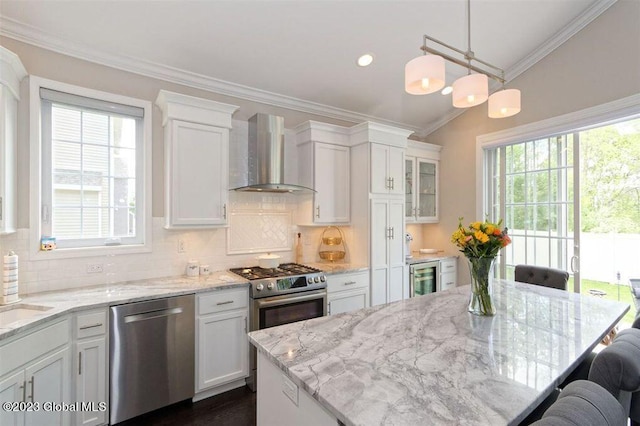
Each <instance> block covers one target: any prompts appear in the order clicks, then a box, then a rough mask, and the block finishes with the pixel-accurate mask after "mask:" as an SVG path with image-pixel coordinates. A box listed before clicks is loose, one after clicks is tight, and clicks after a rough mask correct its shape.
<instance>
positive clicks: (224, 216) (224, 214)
mask: <svg viewBox="0 0 640 426" xmlns="http://www.w3.org/2000/svg"><path fill="white" fill-rule="evenodd" d="M222 218H223V219H226V218H227V205H226V204H223V205H222Z"/></svg>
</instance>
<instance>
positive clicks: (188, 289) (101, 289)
mask: <svg viewBox="0 0 640 426" xmlns="http://www.w3.org/2000/svg"><path fill="white" fill-rule="evenodd" d="M248 286H249V281H247V280H245V279H244V278H241V277H239V276H237V275H235V274H233V273H231V272H229V271H216V272H213V273H211V274H210V275H207V276H199V277H186V276H180V277H169V278H153V279H148V280H140V281H131V282H123V283H116V284H110V285H102V286H94V287H83V288H77V289H70V290H64V291H57V292H46V293H38V294H34V295H32V296H26V297H22V300H21V301H20V302H18V303H16V304H11V305H6V306H0V312H3V311H5V310H10V309H13V308H16V307H18V308H19V307H34V308H39V307H48V308H50V309H47V310H42V313H40V314H37V315H35V316H32V317H30V318H28V319H23V320H20V321H15V322H12V323H10V324H8V325H7V326H4V327H2V326H0V341H2V340H3V339H7V338H9V337H11V336H14V335H15V334H18V333H20V332H22V331H26V330H28V329H30V328H33V327H36V326H38V325H39V324H42V323H44V322H46V321H51V320H53V319H55V318H57V317H60V316H63V315H66V314H68V313H70V312H75V311H80V310H85V309H92V308H100V307H104V306H110V305H119V304H123V303H131V302H139V301H143V300H151V299H158V298H162V297H170V296H179V295H182V294H193V293H200V292H208V291H214V290H223V289H228V288H234V287H248Z"/></svg>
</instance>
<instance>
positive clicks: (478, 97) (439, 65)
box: [404, 0, 520, 118]
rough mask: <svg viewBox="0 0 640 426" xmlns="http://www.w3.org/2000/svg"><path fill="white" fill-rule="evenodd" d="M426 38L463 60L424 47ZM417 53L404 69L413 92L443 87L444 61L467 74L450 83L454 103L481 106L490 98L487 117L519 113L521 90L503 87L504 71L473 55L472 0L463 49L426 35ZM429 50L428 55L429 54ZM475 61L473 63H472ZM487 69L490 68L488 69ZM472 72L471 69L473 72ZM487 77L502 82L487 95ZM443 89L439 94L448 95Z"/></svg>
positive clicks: (409, 87) (405, 82)
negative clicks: (465, 71)
mask: <svg viewBox="0 0 640 426" xmlns="http://www.w3.org/2000/svg"><path fill="white" fill-rule="evenodd" d="M427 40H429V41H432V42H434V43H437V44H439V45H440V46H443V47H445V48H447V49H449V50H452V51H454V52H456V53H459V54H461V55H462V56H463V58H464V59H458V58H455V57H453V56H451V55H448V54H444V53H442V52H440V51H438V50H437V49H434V48H432V47H429V46H427ZM420 50H422V52H423V56H418V57H417V58H414V59H412V60H411V61H409V62H407V65H406V66H405V71H404V88H405V91H406V92H407V93H410V94H412V95H425V94H427V93H433V92H436V91H438V90H440V89H442V88H443V87H444V85H445V78H444V74H445V69H444V68H445V67H444V60H445V59H446V60H447V61H449V62H453V63H454V64H458V65H460V66H462V67H465V68H466V69H467V70H468V75H466V76H464V77H461V78H459V79H457V80H456V81H454V82H453V85H452V87H453V89H452V91H453V96H452V102H453V106H454V107H456V108H469V107H472V106H476V105H480V104H481V103H483V102H485V101H486V100H487V99H489V117H491V118H504V117H510V116H512V115H515V114H517V113H519V112H520V90H518V89H505V87H504V85H505V82H506V81H505V79H504V70H503V69H501V68H498V67H496V66H495V65H491V64H490V63H488V62H485V61H482V60H480V59H478V58H476V56H475V54H474V53H473V51H472V50H471V0H467V50H466V51H462V50H460V49H456V48H455V47H453V46H450V45H448V44H446V43H443V42H441V41H440V40H436V39H435V38H433V37H429V36H428V35H426V34H425V35H424V36H423V41H422V47H420ZM428 53H429V55H428ZM472 61H473V62H477V63H478V64H479V65H474V64H472V63H471V62H472ZM487 68H490V69H492V70H493V71H488V70H487ZM471 71H474V73H473V74H472V73H471ZM489 78H491V79H493V80H496V81H498V82H499V83H501V84H502V89H501V90H499V91H497V92H495V93H493V94H492V95H491V96H489ZM447 89H448V88H445V89H444V90H443V91H442V94H443V95H445V94H449V93H451V92H450V91H447V92H445V91H446V90H447Z"/></svg>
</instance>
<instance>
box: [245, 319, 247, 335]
mask: <svg viewBox="0 0 640 426" xmlns="http://www.w3.org/2000/svg"><path fill="white" fill-rule="evenodd" d="M244 332H245V333H246V332H247V317H244Z"/></svg>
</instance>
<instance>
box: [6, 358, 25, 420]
mask: <svg viewBox="0 0 640 426" xmlns="http://www.w3.org/2000/svg"><path fill="white" fill-rule="evenodd" d="M24 386H25V382H24V370H20V371H19V372H13V373H10V374H9V375H7V376H5V377H3V378H1V379H0V403H5V402H21V401H24V399H25V397H26V396H25V387H24ZM23 423H24V411H21V410H16V411H7V410H3V409H0V425H3V426H5V425H6V426H18V425H22V424H23Z"/></svg>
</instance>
